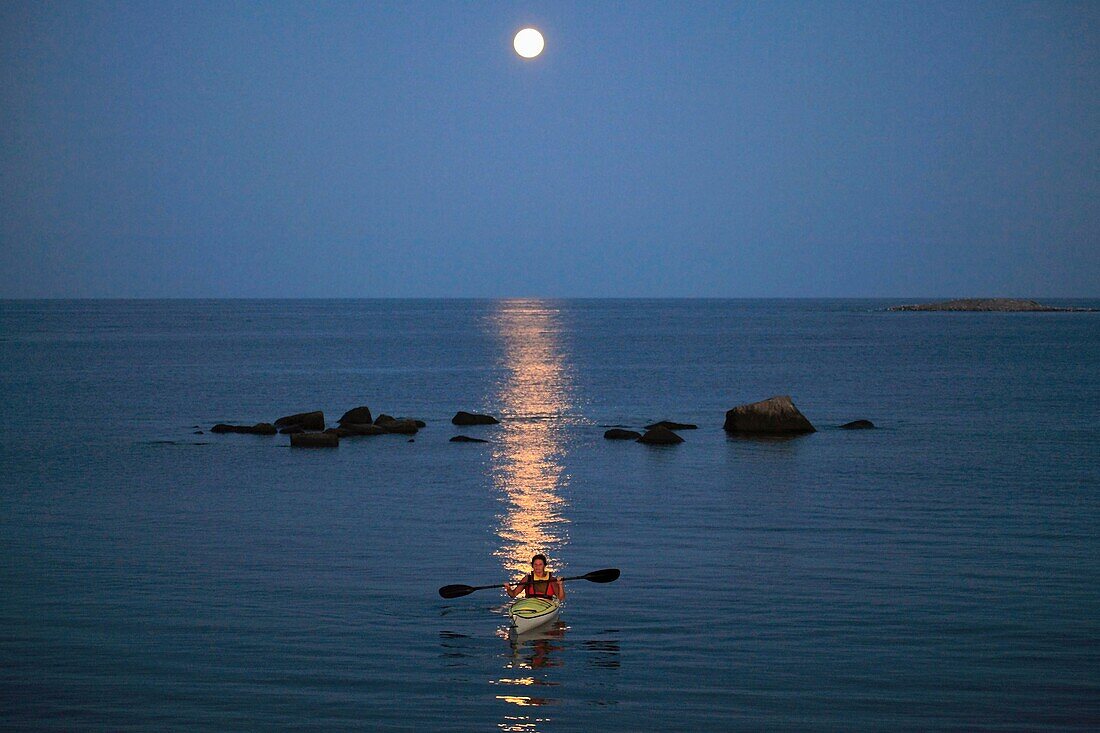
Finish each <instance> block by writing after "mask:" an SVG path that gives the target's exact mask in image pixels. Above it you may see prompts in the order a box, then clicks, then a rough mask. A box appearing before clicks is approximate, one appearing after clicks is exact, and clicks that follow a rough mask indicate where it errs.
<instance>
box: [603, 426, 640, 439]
mask: <svg viewBox="0 0 1100 733" xmlns="http://www.w3.org/2000/svg"><path fill="white" fill-rule="evenodd" d="M603 437H605V438H607V439H608V440H637V439H638V438H640V437H642V434H641V433H639V432H638V431H637V430H624V429H622V428H611V429H610V430H608V431H607V432H605V433H604V434H603Z"/></svg>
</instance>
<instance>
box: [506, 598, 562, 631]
mask: <svg viewBox="0 0 1100 733" xmlns="http://www.w3.org/2000/svg"><path fill="white" fill-rule="evenodd" d="M560 611H561V603H560V602H558V601H556V600H554V599H552V598H520V599H519V600H518V601H515V602H514V603H513V604H512V606H511V608H509V609H508V616H509V617H511V619H512V629H513V630H514V631H515V632H516V633H517V634H523V633H526V632H528V631H530V630H531V629H537V628H538V627H540V626H545V625H546V624H548V623H550V622H551V621H554V620H556V619H557V618H558V613H559V612H560Z"/></svg>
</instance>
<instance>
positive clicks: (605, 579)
mask: <svg viewBox="0 0 1100 733" xmlns="http://www.w3.org/2000/svg"><path fill="white" fill-rule="evenodd" d="M618 578H619V569H618V568H606V569H604V570H593V571H592V572H591V573H585V574H584V575H574V576H572V577H569V578H558V580H588V581H591V582H593V583H610V582H612V581H614V580H618ZM503 585H504V584H503V583H494V584H493V585H461V584H458V585H445V586H443V587H442V588H440V589H439V595H441V596H443V597H444V598H461V597H462V596H468V595H470V594H471V593H473V592H474V591H475V590H486V589H488V588H501V587H503Z"/></svg>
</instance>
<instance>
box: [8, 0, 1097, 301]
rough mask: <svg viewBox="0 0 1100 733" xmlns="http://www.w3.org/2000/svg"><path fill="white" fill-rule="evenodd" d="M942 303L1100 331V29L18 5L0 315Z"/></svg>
mask: <svg viewBox="0 0 1100 733" xmlns="http://www.w3.org/2000/svg"><path fill="white" fill-rule="evenodd" d="M525 25H533V26H535V27H537V28H539V29H540V30H541V31H542V32H543V34H544V35H545V37H546V44H547V45H546V51H545V52H544V54H543V55H542V56H540V57H539V58H538V59H535V60H533V61H524V60H522V59H520V58H519V57H518V56H517V55H516V54H515V53H514V52H513V51H512V49H511V39H512V36H513V35H514V33H515V32H516V31H517V30H519V29H520V28H522V27H523V26H525ZM951 295H1017V296H1038V297H1042V296H1047V297H1050V296H1066V297H1070V296H1083V297H1100V3H1042V4H1030V3H1026V4H1025V3H1003V2H997V3H978V2H967V3H957V2H951V3H933V2H929V3H923V2H922V3H886V2H869V3H774V2H768V3H731V2H724V3H704V2H691V3H646V2H623V3H611V2H601V3H572V2H553V3H524V2H508V3H473V2H470V3H466V2H464V3H453V4H451V3H448V4H443V3H427V2H425V3H392V4H390V3H381V2H354V3H351V2H349V3H343V2H340V3H336V2H321V3H305V2H301V3H279V2H267V3H241V2H231V3H226V2H210V3H205V2H188V3H180V4H170V3H144V2H140V3H139V2H132V3H97V2H81V3H71V2H64V3H55V2H33V3H21V2H7V3H3V4H0V296H2V297H236V296H240V297H330V296H331V297H376V296H377V297H383V296H410V297H411V296H417V297H420V296H477V297H480V296H485V297H507V296H561V297H570V296H596V297H599V296H612V297H621V296H677V297H681V296H688V297H690V296H707V297H761V296H776V297H795V296H824V297H842V296H899V297H900V296H929V297H935V296H951Z"/></svg>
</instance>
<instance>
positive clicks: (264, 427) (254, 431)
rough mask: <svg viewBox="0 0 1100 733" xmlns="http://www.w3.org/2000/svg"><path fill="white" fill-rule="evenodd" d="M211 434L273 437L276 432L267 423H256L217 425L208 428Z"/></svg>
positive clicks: (273, 427)
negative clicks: (243, 434)
mask: <svg viewBox="0 0 1100 733" xmlns="http://www.w3.org/2000/svg"><path fill="white" fill-rule="evenodd" d="M210 432H212V433H246V434H249V435H275V433H276V432H278V431H277V430H276V429H275V426H274V425H272V424H271V423H269V422H258V423H256V424H255V425H226V424H225V423H218V424H217V425H215V426H214V427H212V428H210Z"/></svg>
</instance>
